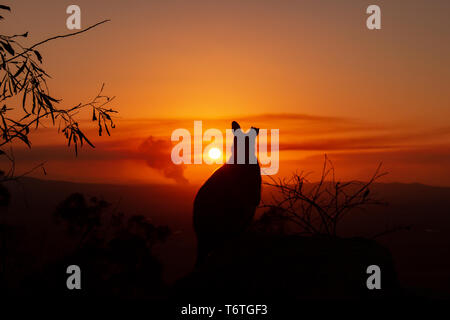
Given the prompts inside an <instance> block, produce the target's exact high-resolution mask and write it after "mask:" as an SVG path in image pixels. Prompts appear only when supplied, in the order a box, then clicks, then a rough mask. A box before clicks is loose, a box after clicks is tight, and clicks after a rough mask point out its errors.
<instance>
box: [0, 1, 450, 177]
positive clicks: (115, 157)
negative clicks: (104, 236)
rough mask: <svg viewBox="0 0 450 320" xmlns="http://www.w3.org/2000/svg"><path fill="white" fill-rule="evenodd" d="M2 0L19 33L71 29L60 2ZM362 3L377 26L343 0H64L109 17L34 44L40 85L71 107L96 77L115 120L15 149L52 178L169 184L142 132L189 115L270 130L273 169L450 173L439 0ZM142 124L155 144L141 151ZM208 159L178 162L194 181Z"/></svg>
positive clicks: (448, 77) (448, 46) (448, 33)
mask: <svg viewBox="0 0 450 320" xmlns="http://www.w3.org/2000/svg"><path fill="white" fill-rule="evenodd" d="M4 3H5V4H8V5H10V6H11V7H12V10H13V12H12V13H11V14H7V15H5V18H6V20H4V21H2V22H0V23H1V25H2V32H5V33H11V34H12V33H22V32H25V31H30V40H29V41H30V43H34V42H36V41H38V40H41V39H44V38H46V37H48V36H50V35H55V34H64V33H67V32H68V30H67V29H66V27H65V20H66V17H67V14H66V13H65V10H66V7H67V6H68V5H70V4H74V3H72V2H71V1H46V0H43V1H31V0H28V1H22V0H14V1H4ZM374 3H376V4H378V5H380V7H381V10H382V29H381V30H378V31H369V30H367V28H366V27H365V19H366V17H367V15H366V14H365V8H366V6H367V5H368V4H367V3H366V2H364V1H356V0H355V1H325V0H323V1H318V0H315V1H312V0H311V1H262V0H258V1H256V0H254V1H252V0H248V1H242V0H240V1H170V0H167V1H148V0H145V1H144V0H142V1H136V0H130V1H76V4H78V5H79V6H80V7H81V10H82V27H87V26H88V25H91V24H93V23H95V22H97V21H100V20H103V19H106V18H109V19H111V20H112V21H111V22H109V23H108V24H106V25H102V26H100V27H99V28H97V29H94V30H92V31H90V32H89V33H86V34H83V35H80V36H78V37H76V38H71V39H64V40H57V41H55V42H52V43H48V44H47V45H45V46H44V47H42V48H41V49H40V51H41V53H42V55H43V57H44V66H45V69H46V70H47V71H48V73H50V74H51V76H52V78H53V80H51V81H50V82H49V85H50V87H51V93H53V95H55V96H57V97H61V98H63V99H64V105H71V104H76V103H78V102H80V101H86V100H88V99H89V98H90V97H91V96H93V95H95V93H96V92H97V90H98V88H99V87H100V86H101V84H102V83H103V82H105V83H106V91H107V93H110V94H111V95H115V96H117V102H116V108H117V109H118V110H119V111H120V116H119V118H118V119H117V129H116V130H115V132H114V133H113V137H111V138H101V139H99V138H96V139H93V140H94V142H96V145H97V148H96V149H95V150H85V152H83V153H82V155H81V156H80V157H79V159H77V160H74V158H73V155H72V154H70V153H68V152H67V150H66V148H65V147H63V146H61V145H60V144H61V143H62V142H63V140H62V139H61V138H60V137H56V138H55V137H54V135H55V132H56V131H54V130H53V131H52V129H45V130H43V131H42V132H41V133H40V134H35V135H34V137H35V140H34V150H32V151H33V155H31V153H30V152H28V151H19V153H18V157H21V156H22V157H23V159H24V162H23V163H24V165H25V162H27V163H26V164H27V165H31V164H32V163H35V162H38V161H41V160H42V161H44V160H47V161H48V165H47V171H48V172H49V175H48V178H53V179H68V180H78V181H101V182H121V183H122V182H136V181H138V182H162V183H170V182H173V181H174V179H173V178H170V177H167V175H165V174H164V170H165V165H164V164H161V163H160V162H156V164H155V161H152V160H149V159H155V158H156V157H161V158H164V157H165V156H166V153H165V151H164V150H165V149H167V148H168V147H167V146H166V145H165V144H164V143H161V144H158V143H156V142H155V141H158V139H160V140H164V141H168V140H167V139H168V138H169V137H170V134H171V131H172V130H173V129H176V128H179V127H186V128H188V129H191V128H192V125H193V120H204V121H205V122H206V123H207V124H208V126H209V127H217V128H219V129H222V130H224V129H225V128H229V125H230V123H231V121H232V120H240V122H241V124H242V125H243V126H244V127H245V128H249V127H250V126H252V125H253V126H259V127H261V128H268V129H270V128H279V129H280V140H281V141H280V143H281V145H280V150H281V154H280V161H281V164H280V172H281V173H283V174H288V173H289V172H290V171H292V170H295V169H298V168H300V169H302V170H303V169H305V170H306V171H309V170H316V169H317V168H318V167H320V162H321V160H320V159H321V157H322V156H323V154H324V153H329V154H331V155H333V156H334V159H335V160H336V161H337V162H338V168H337V169H339V168H340V169H341V172H342V176H344V177H346V178H352V177H355V178H364V177H365V176H367V175H369V174H370V173H368V172H367V170H371V169H372V168H373V169H374V168H375V167H376V164H377V163H378V162H380V161H384V163H385V166H386V167H387V168H386V169H387V170H388V171H390V172H391V174H390V175H389V178H387V180H388V181H389V179H390V181H402V182H422V183H429V184H437V185H450V169H449V167H450V166H449V164H450V123H449V119H450V90H448V87H449V84H450V59H449V58H448V57H449V56H450V41H448V40H449V39H450V22H449V19H448V15H449V12H450V2H449V1H425V0H421V1H417V0H415V1H408V2H405V1H375V2H374ZM92 134H94V132H92ZM150 136H151V137H153V139H154V140H151V141H153V142H151V143H153V144H151V146H154V143H156V145H158V146H160V147H161V148H162V150H163V151H161V152H159V151H158V152H157V151H151V152H150V151H148V150H146V151H145V150H143V149H142V148H143V146H146V143H147V144H148V143H149V142H148V141H149V140H148V139H149V137H150ZM333 156H332V159H333ZM149 161H150V163H149ZM168 161H170V159H169V160H168ZM69 167H70V168H71V169H70V170H67V168H69ZM177 170H178V171H179V170H181V169H177ZM211 170H212V167H207V166H206V167H205V166H201V168H200V167H199V168H197V167H187V168H184V169H183V170H181V171H182V172H181V174H182V176H183V177H184V178H185V179H186V180H188V181H190V182H200V181H201V180H203V179H204V178H205V177H206V176H207V175H208V174H210V173H211ZM175 180H176V179H175ZM180 181H181V180H178V182H180Z"/></svg>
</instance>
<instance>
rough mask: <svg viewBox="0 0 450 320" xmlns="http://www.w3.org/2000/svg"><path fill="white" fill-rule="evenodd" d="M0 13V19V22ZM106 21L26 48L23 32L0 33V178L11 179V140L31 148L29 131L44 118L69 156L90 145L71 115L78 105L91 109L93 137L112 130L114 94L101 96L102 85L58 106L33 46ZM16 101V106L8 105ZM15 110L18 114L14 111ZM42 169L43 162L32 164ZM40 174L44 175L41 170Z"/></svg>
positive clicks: (13, 177)
mask: <svg viewBox="0 0 450 320" xmlns="http://www.w3.org/2000/svg"><path fill="white" fill-rule="evenodd" d="M2 11H3V12H4V11H11V9H10V8H9V7H8V6H4V5H0V13H1V12H2ZM1 18H3V17H1V16H0V20H1ZM107 21H109V20H104V21H101V22H99V23H96V24H94V25H92V26H90V27H88V28H86V29H83V30H81V31H78V32H74V33H69V34H65V35H58V36H54V37H51V38H48V39H45V40H43V41H40V42H38V43H36V44H34V45H32V46H30V47H26V46H24V45H23V44H22V42H21V40H23V39H24V38H27V37H28V32H25V33H22V34H15V35H12V36H10V35H4V34H0V57H1V61H0V62H1V63H0V136H1V140H0V156H2V157H3V158H4V159H6V160H7V161H8V163H9V164H10V167H9V170H8V171H5V172H4V174H3V175H2V178H1V179H2V180H0V182H1V181H7V180H12V179H16V178H17V176H16V174H15V158H14V153H13V148H12V146H13V143H14V142H16V141H19V142H22V143H24V144H25V145H26V146H28V147H29V148H31V141H30V138H29V134H30V132H31V130H32V129H34V130H36V129H38V128H39V127H40V126H41V125H42V122H43V121H45V120H46V119H48V120H50V121H51V124H52V125H53V126H55V125H58V132H61V133H62V134H63V135H64V136H65V138H66V139H67V143H68V146H73V148H74V150H75V154H77V153H78V148H79V147H81V146H83V144H84V143H87V144H88V145H89V146H91V147H94V145H93V143H92V142H91V141H90V140H89V139H88V138H87V137H86V135H85V134H84V133H83V131H82V130H81V128H80V125H79V121H78V120H77V117H76V116H77V114H78V113H79V112H80V111H81V110H84V109H92V121H95V122H96V123H97V126H98V132H99V135H101V134H102V132H103V130H105V131H106V132H107V134H108V135H109V134H110V128H114V126H115V125H114V122H113V119H112V116H113V114H114V113H116V112H117V111H115V110H113V109H112V108H111V107H110V106H109V105H110V103H111V101H113V99H114V97H109V96H106V95H104V94H103V89H104V86H103V85H102V87H101V89H100V91H99V92H98V94H97V95H96V96H95V97H94V98H93V99H92V100H90V101H88V102H86V103H79V104H78V105H75V106H72V107H67V108H59V107H58V104H59V103H60V102H61V100H60V99H57V98H55V97H53V96H52V95H51V94H50V90H49V88H48V86H47V80H48V79H49V78H50V76H49V74H47V72H45V70H44V69H43V67H42V63H43V57H42V55H41V53H40V52H39V51H38V50H37V47H39V46H40V45H42V44H44V43H46V42H48V41H52V40H55V39H59V38H67V37H71V36H75V35H78V34H81V33H83V32H86V31H88V30H90V29H92V28H95V27H97V26H98V25H100V24H103V23H105V22H107ZM16 104H20V106H21V108H20V110H19V108H14V107H12V106H13V105H16ZM19 112H20V113H19ZM40 167H42V168H43V164H40V165H39V166H37V167H35V168H33V169H32V170H34V169H37V168H40ZM43 170H44V173H45V169H43Z"/></svg>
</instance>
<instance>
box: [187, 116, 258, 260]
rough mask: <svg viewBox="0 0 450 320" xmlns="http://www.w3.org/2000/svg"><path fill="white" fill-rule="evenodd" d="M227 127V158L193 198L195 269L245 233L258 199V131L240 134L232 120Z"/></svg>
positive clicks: (236, 124)
mask: <svg viewBox="0 0 450 320" xmlns="http://www.w3.org/2000/svg"><path fill="white" fill-rule="evenodd" d="M231 128H232V130H233V134H234V141H233V147H232V153H231V157H230V159H229V160H228V161H227V162H226V163H225V164H224V165H223V166H221V167H220V168H219V169H217V170H216V171H215V172H214V173H213V174H212V175H211V177H209V179H208V180H207V181H206V182H205V183H204V184H203V186H202V187H201V188H200V189H199V191H198V192H197V195H196V196H195V200H194V213H193V222H194V231H195V233H196V235H197V261H196V266H199V265H200V264H201V263H202V262H203V261H204V259H205V258H206V257H207V256H208V255H209V254H210V253H211V252H212V251H213V250H214V249H216V248H217V247H220V246H221V245H223V244H224V243H225V242H226V241H227V240H229V239H231V238H233V237H235V236H237V235H239V234H240V233H242V232H244V231H245V229H246V228H247V227H248V226H249V225H250V224H251V222H252V219H253V216H254V215H255V210H256V207H257V206H258V204H259V201H260V200H261V169H260V167H259V163H258V160H257V158H256V152H255V145H256V143H255V139H256V136H257V135H258V133H259V129H258V128H254V127H252V128H251V129H250V130H249V132H247V133H244V132H242V130H241V127H240V126H239V124H238V123H237V122H236V121H233V122H232V125H231Z"/></svg>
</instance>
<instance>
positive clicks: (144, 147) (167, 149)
mask: <svg viewBox="0 0 450 320" xmlns="http://www.w3.org/2000/svg"><path fill="white" fill-rule="evenodd" d="M171 151H172V142H171V141H170V140H163V139H156V138H154V137H152V136H150V137H148V138H147V139H145V140H144V141H143V142H142V143H141V144H140V146H139V147H138V150H137V152H138V155H139V156H140V157H142V158H143V159H144V160H145V163H146V164H147V165H148V166H149V167H150V168H153V169H156V170H158V171H160V172H161V173H162V174H163V175H164V176H165V177H166V178H169V179H173V180H175V181H176V182H177V183H182V184H186V183H188V180H187V179H186V178H185V177H184V165H175V164H174V163H173V162H172V161H171V157H170V155H171Z"/></svg>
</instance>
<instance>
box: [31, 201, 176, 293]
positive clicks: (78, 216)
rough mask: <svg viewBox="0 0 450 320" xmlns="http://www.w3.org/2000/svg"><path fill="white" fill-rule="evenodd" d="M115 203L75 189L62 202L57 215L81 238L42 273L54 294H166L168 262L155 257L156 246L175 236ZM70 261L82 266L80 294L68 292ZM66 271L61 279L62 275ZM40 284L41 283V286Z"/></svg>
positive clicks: (166, 228)
mask: <svg viewBox="0 0 450 320" xmlns="http://www.w3.org/2000/svg"><path fill="white" fill-rule="evenodd" d="M110 207H111V206H110V203H108V202H106V201H104V200H102V199H99V198H96V197H92V198H89V199H86V197H85V196H84V195H83V194H80V193H74V194H71V195H70V196H69V197H68V198H67V199H65V200H64V201H62V202H61V203H60V204H59V205H58V207H57V209H56V210H55V213H54V217H55V220H56V221H57V222H58V223H61V224H63V225H64V226H65V227H66V230H67V231H68V232H69V234H70V236H71V237H72V238H73V239H75V240H76V245H75V247H74V249H73V250H72V252H70V253H69V254H68V255H66V256H65V257H64V258H63V259H62V260H60V261H58V262H57V263H55V264H54V265H51V266H50V267H48V268H47V269H46V270H45V272H44V273H43V274H39V275H38V278H39V279H40V280H38V285H39V286H42V284H43V281H44V282H45V284H44V287H46V288H47V289H48V290H49V293H50V294H54V293H55V292H59V293H61V292H63V293H64V294H80V295H82V296H111V295H112V296H119V297H135V298H140V297H153V296H161V295H162V294H164V290H165V285H164V283H163V281H162V278H161V273H162V266H161V264H160V262H159V261H158V260H157V259H156V258H155V257H154V256H153V254H152V248H153V246H154V245H155V244H157V243H161V242H164V241H165V240H166V239H167V237H168V236H169V235H170V230H169V228H168V227H167V226H155V225H154V224H152V223H151V222H150V221H149V220H148V219H147V218H146V217H144V216H142V215H132V216H126V215H125V214H124V213H120V212H119V213H116V212H113V211H111V210H110ZM70 264H76V265H79V266H80V268H81V270H82V274H83V276H82V288H83V290H81V292H80V293H76V292H75V293H73V292H70V293H68V290H67V289H66V288H65V280H64V277H66V275H65V274H63V273H62V271H65V268H67V266H68V265H70ZM57 274H61V277H57V276H56V275H57ZM35 285H37V284H35Z"/></svg>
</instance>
